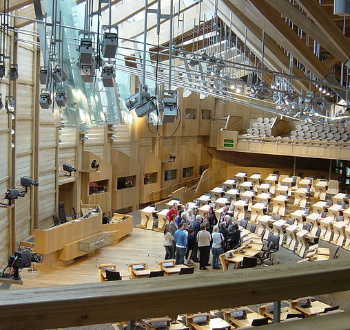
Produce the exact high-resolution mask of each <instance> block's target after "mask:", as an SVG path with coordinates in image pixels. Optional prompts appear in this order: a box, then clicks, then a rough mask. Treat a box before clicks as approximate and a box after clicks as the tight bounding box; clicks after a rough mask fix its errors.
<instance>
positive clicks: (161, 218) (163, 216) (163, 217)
mask: <svg viewBox="0 0 350 330" xmlns="http://www.w3.org/2000/svg"><path fill="white" fill-rule="evenodd" d="M168 212H169V210H168V209H164V210H161V211H160V212H158V213H157V216H158V230H159V231H161V230H164V226H165V225H166V224H167V223H168V222H169V221H168V217H167V214H168Z"/></svg>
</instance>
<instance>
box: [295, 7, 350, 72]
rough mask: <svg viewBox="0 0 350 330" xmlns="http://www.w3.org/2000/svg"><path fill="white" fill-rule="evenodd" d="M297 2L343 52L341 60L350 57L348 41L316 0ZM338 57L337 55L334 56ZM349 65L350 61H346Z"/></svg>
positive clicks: (346, 59)
mask: <svg viewBox="0 0 350 330" xmlns="http://www.w3.org/2000/svg"><path fill="white" fill-rule="evenodd" d="M296 2H297V4H298V5H299V6H300V7H301V8H302V9H303V10H304V11H305V12H306V13H307V14H308V15H309V17H311V19H312V20H313V21H314V23H315V24H316V25H317V26H318V28H319V29H320V31H322V33H323V34H324V38H327V39H328V40H329V41H330V42H332V43H333V44H334V46H335V47H337V48H338V50H339V52H341V53H342V54H343V56H342V58H339V59H340V60H341V61H342V62H347V61H349V59H350V41H349V40H348V39H347V38H346V37H345V36H344V35H343V33H342V31H341V30H340V29H339V27H338V26H337V24H335V23H334V22H333V21H332V19H331V18H330V17H329V15H328V14H327V12H326V11H325V10H324V8H323V7H322V6H321V5H320V4H319V3H318V1H316V0H296ZM333 55H335V54H333ZM336 57H338V56H336ZM348 65H349V66H350V62H348Z"/></svg>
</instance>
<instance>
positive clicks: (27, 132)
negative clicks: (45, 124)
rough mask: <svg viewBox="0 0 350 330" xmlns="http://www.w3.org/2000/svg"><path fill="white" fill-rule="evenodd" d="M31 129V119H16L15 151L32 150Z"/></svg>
mask: <svg viewBox="0 0 350 330" xmlns="http://www.w3.org/2000/svg"><path fill="white" fill-rule="evenodd" d="M32 129H33V123H32V121H30V120H17V127H16V139H17V140H16V141H17V142H16V147H17V148H16V149H17V153H23V152H31V151H32Z"/></svg>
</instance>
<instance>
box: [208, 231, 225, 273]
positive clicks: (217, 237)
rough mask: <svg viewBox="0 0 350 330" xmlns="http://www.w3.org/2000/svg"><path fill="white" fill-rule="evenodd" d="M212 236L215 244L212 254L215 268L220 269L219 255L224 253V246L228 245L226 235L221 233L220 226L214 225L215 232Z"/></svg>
mask: <svg viewBox="0 0 350 330" xmlns="http://www.w3.org/2000/svg"><path fill="white" fill-rule="evenodd" d="M211 237H212V239H213V245H212V250H211V252H212V254H213V262H212V265H213V269H220V266H219V256H220V254H222V253H224V248H223V246H225V247H226V243H225V239H224V236H223V235H222V234H221V233H219V227H218V226H214V228H213V233H212V234H211Z"/></svg>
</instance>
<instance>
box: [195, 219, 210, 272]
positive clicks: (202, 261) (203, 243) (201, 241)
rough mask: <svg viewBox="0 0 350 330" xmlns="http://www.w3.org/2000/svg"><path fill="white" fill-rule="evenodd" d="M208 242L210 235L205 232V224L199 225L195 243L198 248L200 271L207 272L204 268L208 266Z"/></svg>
mask: <svg viewBox="0 0 350 330" xmlns="http://www.w3.org/2000/svg"><path fill="white" fill-rule="evenodd" d="M210 241H211V236H210V233H209V232H208V231H207V229H206V225H205V223H201V230H200V232H199V233H198V234H197V242H198V248H199V269H201V270H207V267H206V266H210V264H209V254H210Z"/></svg>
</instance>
